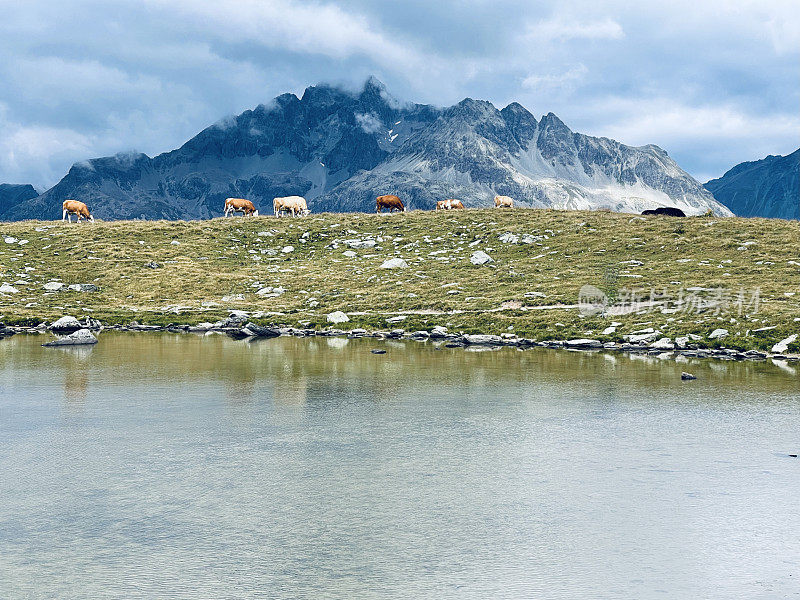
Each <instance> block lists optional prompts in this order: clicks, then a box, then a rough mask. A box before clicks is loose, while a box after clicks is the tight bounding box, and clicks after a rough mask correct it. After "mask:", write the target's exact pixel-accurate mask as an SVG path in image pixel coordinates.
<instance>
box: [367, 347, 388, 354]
mask: <svg viewBox="0 0 800 600" xmlns="http://www.w3.org/2000/svg"><path fill="white" fill-rule="evenodd" d="M370 352H372V353H373V354H386V350H381V349H379V348H373V349H372V350H370Z"/></svg>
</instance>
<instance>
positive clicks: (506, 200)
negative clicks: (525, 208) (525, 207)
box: [494, 196, 514, 208]
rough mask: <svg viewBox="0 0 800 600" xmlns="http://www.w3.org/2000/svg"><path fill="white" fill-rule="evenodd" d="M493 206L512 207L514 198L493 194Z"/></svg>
mask: <svg viewBox="0 0 800 600" xmlns="http://www.w3.org/2000/svg"><path fill="white" fill-rule="evenodd" d="M494 207H495V208H514V200H513V199H512V198H510V197H509V196H495V197H494Z"/></svg>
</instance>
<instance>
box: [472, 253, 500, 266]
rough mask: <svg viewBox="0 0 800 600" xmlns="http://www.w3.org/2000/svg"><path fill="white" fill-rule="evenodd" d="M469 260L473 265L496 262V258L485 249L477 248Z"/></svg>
mask: <svg viewBox="0 0 800 600" xmlns="http://www.w3.org/2000/svg"><path fill="white" fill-rule="evenodd" d="M469 262H471V263H472V264H473V265H486V264H489V263H492V262H494V259H493V258H492V257H491V256H489V255H488V254H486V252H484V251H483V250H476V251H475V252H473V253H472V256H470V257H469Z"/></svg>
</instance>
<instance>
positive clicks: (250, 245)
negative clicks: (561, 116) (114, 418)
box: [0, 209, 800, 348]
mask: <svg viewBox="0 0 800 600" xmlns="http://www.w3.org/2000/svg"><path fill="white" fill-rule="evenodd" d="M507 233H511V234H513V236H517V237H519V238H520V239H519V240H518V241H515V240H514V238H513V236H507V237H506V238H504V239H505V240H506V241H502V240H501V236H503V235H504V234H507ZM524 236H525V237H524ZM3 238H5V240H4V239H3ZM14 239H16V241H15V240H14ZM369 239H371V240H375V242H376V245H375V246H374V247H372V248H361V249H355V248H354V249H351V248H348V246H347V245H346V244H345V243H344V240H362V241H363V240H369ZM22 242H25V243H22ZM524 242H527V243H524ZM288 246H292V247H293V250H291V251H288V250H289V249H288V248H287V247H288ZM284 250H287V251H286V252H284ZM476 250H482V251H485V252H486V253H487V254H489V255H490V256H491V257H492V258H493V259H494V262H492V263H489V264H488V265H482V266H476V265H473V264H472V263H471V262H470V255H471V254H472V253H473V252H474V251H476ZM345 252H347V254H345ZM352 253H354V254H355V255H353V254H352ZM393 257H400V258H402V259H404V260H405V261H406V262H407V264H408V267H407V268H399V269H382V268H381V264H382V263H383V262H384V261H385V260H386V259H388V258H393ZM154 262H155V263H157V265H154V264H152V263H154ZM153 267H155V268H153ZM52 280H57V281H60V282H63V283H64V284H65V285H69V284H81V283H82V284H86V283H92V284H95V285H97V286H99V288H100V290H99V291H95V292H78V291H58V292H47V291H45V289H44V287H43V286H44V284H45V283H47V282H49V281H52ZM3 284H8V285H10V286H12V287H13V288H16V289H17V290H18V292H17V293H6V294H2V293H0V320H2V321H5V322H6V323H9V324H12V323H23V322H27V323H38V322H40V321H42V320H52V319H54V318H56V317H59V316H62V315H64V314H71V315H73V316H76V317H78V318H83V317H85V316H92V317H94V318H97V319H100V320H101V321H103V322H107V323H108V322H118V323H126V322H129V321H131V320H136V321H138V322H140V323H148V324H150V323H153V324H164V323H168V322H174V323H184V324H193V323H198V322H201V321H214V320H217V319H218V318H220V317H222V316H224V315H226V314H227V311H228V310H230V309H244V310H248V311H252V312H256V311H262V312H263V314H262V315H261V316H260V318H258V319H255V320H257V321H259V322H262V323H270V322H273V323H285V324H289V325H295V326H298V325H302V326H308V327H327V326H328V323H327V322H326V315H327V314H328V313H330V312H332V311H336V310H342V311H344V312H346V313H348V314H349V316H350V319H351V321H350V322H349V323H345V324H343V325H342V326H341V327H343V328H354V327H365V328H368V329H392V328H403V329H406V330H413V329H430V328H431V327H433V326H434V325H443V326H446V327H448V328H449V329H450V330H451V331H463V332H465V333H475V332H481V333H503V332H508V331H513V332H514V333H516V334H517V335H520V336H524V337H531V338H535V339H538V340H543V339H567V338H574V337H593V338H597V339H601V340H616V341H621V339H622V337H621V336H622V335H624V334H627V333H631V332H633V331H637V330H642V329H646V328H649V327H653V328H655V329H658V330H660V331H662V332H663V333H664V335H665V336H668V337H673V338H674V337H676V336H678V335H685V334H690V333H694V334H697V335H700V336H702V337H703V340H704V342H703V343H704V344H705V345H709V346H714V345H724V346H727V347H740V348H768V347H771V345H772V344H773V343H775V342H776V341H778V340H780V339H783V338H785V337H787V336H788V335H790V334H792V333H797V332H798V331H800V223H798V222H788V221H779V220H766V219H740V218H730V219H718V218H706V217H694V218H686V219H676V218H665V217H649V218H646V219H645V218H641V217H635V216H633V215H628V214H615V213H608V212H567V211H554V210H526V209H517V210H513V211H501V210H493V209H486V210H468V211H457V212H448V213H434V212H421V211H419V212H416V211H415V212H410V213H406V214H393V215H365V214H320V215H311V216H309V217H306V218H303V219H289V218H285V219H280V220H279V219H275V218H273V217H258V218H246V219H245V218H230V219H215V220H212V221H197V222H164V221H161V222H138V221H136V222H131V221H128V222H108V223H100V222H98V223H94V224H80V225H76V224H72V225H68V224H66V223H61V222H41V221H27V222H21V223H14V224H0V286H2V285H3ZM583 285H594V286H596V287H598V288H600V289H602V290H603V291H604V292H606V293H607V294H608V296H609V297H610V298H611V299H612V300H614V301H616V302H617V303H618V304H622V305H628V304H630V303H629V300H631V298H632V297H633V296H634V295H635V294H638V296H637V297H638V298H640V299H641V300H645V301H648V302H649V301H651V300H653V301H655V306H653V307H641V308H642V310H638V311H633V312H629V313H628V314H607V315H605V316H604V315H594V316H583V315H581V314H580V311H579V310H578V309H577V308H575V307H574V306H571V305H575V304H576V303H577V302H578V294H579V290H580V289H581V287H582V286H583ZM264 287H281V288H284V289H285V290H286V291H285V292H284V293H282V294H281V295H279V296H277V297H263V296H259V295H258V294H257V293H256V292H257V290H259V289H262V288H264ZM696 288H703V289H701V290H698V289H696ZM756 290H758V306H756V298H755V297H754V294H755V293H756ZM526 293H527V294H528V295H527V296H526ZM561 305H565V306H561ZM546 307H551V308H546ZM553 307H554V308H553ZM618 310H619V309H617V311H618ZM611 312H612V313H613V312H614V310H613V309H612V311H611ZM398 315H407V317H406V319H405V320H403V321H401V322H397V323H391V322H387V318H390V317H393V316H398ZM612 322H617V323H621V325H620V326H618V327H617V330H616V331H615V332H614V333H611V334H608V335H601V332H602V331H603V330H604V329H605V328H606V327H608V326H609V325H610V324H611V323H612ZM767 327H774V328H773V329H766V330H763V331H759V332H754V330H756V329H764V328H767ZM716 328H725V329H727V330H729V332H730V335H729V336H728V337H727V338H725V339H723V340H721V342H720V341H714V340H709V339H708V335H709V334H710V332H711V331H713V330H714V329H716Z"/></svg>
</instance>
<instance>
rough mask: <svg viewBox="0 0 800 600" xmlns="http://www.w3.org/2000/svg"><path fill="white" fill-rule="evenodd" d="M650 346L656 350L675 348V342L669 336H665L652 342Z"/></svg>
mask: <svg viewBox="0 0 800 600" xmlns="http://www.w3.org/2000/svg"><path fill="white" fill-rule="evenodd" d="M650 347H651V348H653V349H655V350H674V349H675V344H673V343H672V340H671V339H669V338H668V337H664V338H661V339H660V340H658V341H656V342H653V343H652V344H650Z"/></svg>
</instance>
